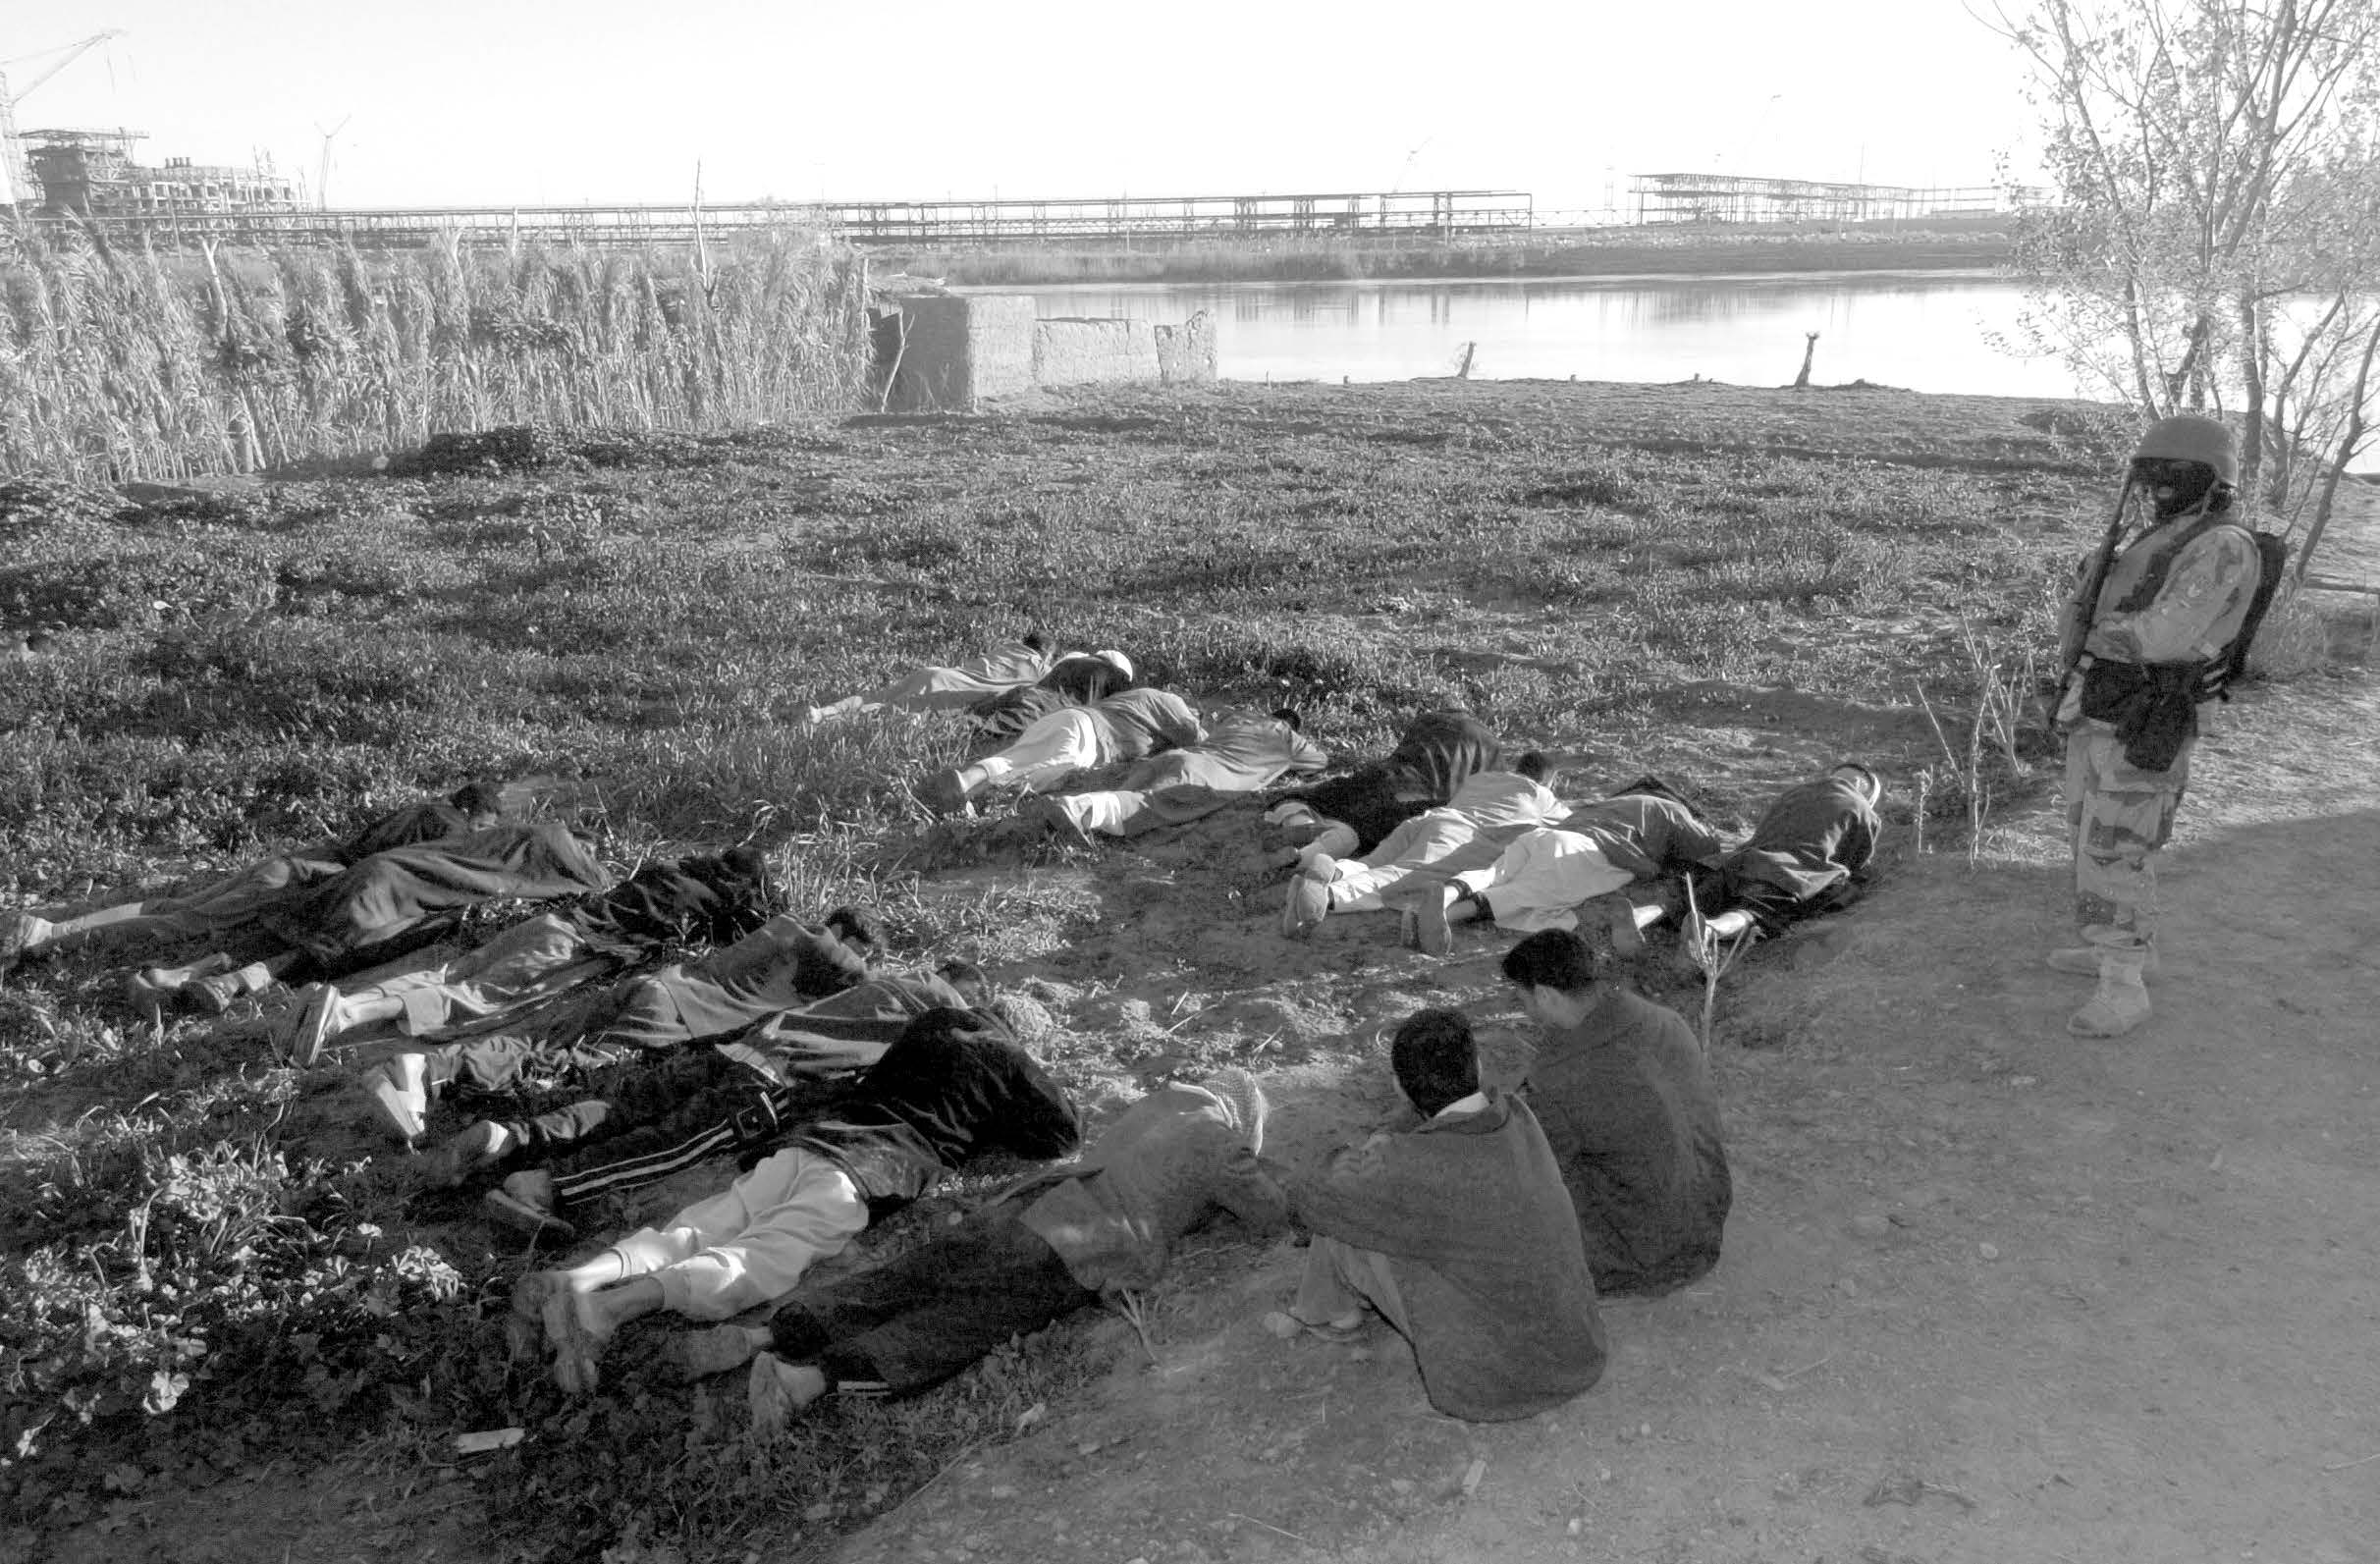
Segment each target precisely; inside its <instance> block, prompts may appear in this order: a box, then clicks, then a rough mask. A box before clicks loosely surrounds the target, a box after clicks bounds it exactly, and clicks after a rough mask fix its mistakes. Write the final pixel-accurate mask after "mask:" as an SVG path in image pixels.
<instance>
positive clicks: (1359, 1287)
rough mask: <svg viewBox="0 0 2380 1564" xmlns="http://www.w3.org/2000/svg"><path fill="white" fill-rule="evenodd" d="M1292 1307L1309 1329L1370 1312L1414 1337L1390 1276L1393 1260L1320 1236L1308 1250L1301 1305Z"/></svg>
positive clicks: (1300, 1284)
mask: <svg viewBox="0 0 2380 1564" xmlns="http://www.w3.org/2000/svg"><path fill="white" fill-rule="evenodd" d="M1290 1307H1291V1312H1292V1313H1293V1314H1295V1315H1296V1316H1297V1318H1298V1319H1300V1320H1303V1321H1306V1322H1307V1323H1309V1324H1327V1323H1329V1322H1330V1321H1334V1320H1344V1319H1345V1318H1346V1317H1347V1316H1349V1315H1351V1314H1353V1313H1355V1312H1356V1311H1357V1310H1358V1309H1361V1308H1365V1307H1370V1308H1372V1309H1373V1310H1375V1311H1377V1312H1378V1313H1379V1317H1380V1318H1381V1319H1383V1320H1385V1321H1388V1322H1389V1323H1390V1324H1391V1325H1394V1326H1395V1327H1396V1329H1397V1331H1398V1333H1399V1334H1401V1335H1408V1336H1409V1335H1411V1334H1412V1333H1413V1332H1412V1327H1411V1324H1410V1323H1409V1321H1408V1320H1407V1317H1406V1314H1405V1300H1404V1297H1403V1296H1402V1295H1401V1294H1400V1293H1399V1292H1398V1291H1397V1286H1396V1278H1395V1277H1394V1276H1393V1275H1391V1274H1390V1273H1389V1269H1388V1257H1387V1256H1385V1255H1383V1254H1380V1253H1379V1252H1378V1251H1377V1250H1371V1249H1358V1248H1356V1247H1355V1246H1354V1245H1352V1244H1347V1243H1342V1242H1340V1241H1339V1240H1338V1239H1336V1238H1321V1237H1318V1238H1316V1239H1315V1240H1314V1243H1313V1244H1312V1245H1311V1246H1310V1247H1309V1248H1308V1249H1307V1251H1306V1272H1305V1275H1304V1276H1303V1277H1301V1278H1300V1279H1299V1281H1298V1287H1297V1302H1296V1303H1295V1304H1293V1305H1291V1306H1290Z"/></svg>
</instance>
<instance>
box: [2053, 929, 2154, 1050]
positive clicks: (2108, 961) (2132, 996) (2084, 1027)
mask: <svg viewBox="0 0 2380 1564" xmlns="http://www.w3.org/2000/svg"><path fill="white" fill-rule="evenodd" d="M2147 959H2148V952H2147V951H2146V950H2145V949H2141V948H2137V947H2136V948H2133V949H2118V948H2115V947H2112V946H2111V947H2109V948H2107V949H2104V950H2101V951H2100V952H2099V992H2098V993H2096V994H2094V995H2092V996H2091V997H2090V1002H2089V1003H2088V1004H2086V1005H2084V1006H2083V1008H2082V1009H2080V1010H2077V1011H2076V1012H2075V1013H2074V1016H2073V1018H2072V1019H2070V1020H2069V1021H2068V1022H2067V1023H2066V1030H2067V1031H2069V1032H2072V1033H2073V1034H2074V1035H2075V1036H2077V1037H2122V1036H2123V1035H2124V1034H2125V1033H2127V1032H2129V1031H2131V1030H2132V1029H2133V1028H2134V1027H2137V1026H2138V1025H2139V1024H2140V1023H2141V1022H2143V1021H2145V1020H2147V1019H2148V990H2146V989H2145V988H2142V987H2141V986H2140V969H2141V967H2142V966H2143V965H2144V964H2145V963H2146V961H2147Z"/></svg>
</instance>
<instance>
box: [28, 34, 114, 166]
mask: <svg viewBox="0 0 2380 1564" xmlns="http://www.w3.org/2000/svg"><path fill="white" fill-rule="evenodd" d="M122 36H123V33H122V32H120V31H118V30H116V29H114V28H110V29H109V30H107V31H104V32H94V33H92V34H91V35H90V36H89V37H87V38H84V39H83V40H82V41H81V42H80V43H70V44H68V45H66V46H65V47H64V48H61V49H47V50H43V51H41V53H38V54H27V55H21V56H19V57H18V58H17V59H14V60H10V61H8V62H7V63H8V64H10V65H22V64H24V63H25V61H27V60H38V59H41V58H43V57H44V56H45V55H51V54H54V55H56V56H57V58H56V59H55V60H52V61H51V62H50V63H49V65H47V66H46V67H44V68H43V69H42V70H40V71H38V72H35V73H33V74H31V75H29V76H27V77H24V78H23V79H21V80H20V81H17V82H16V84H15V86H14V87H13V88H12V87H11V85H10V83H9V79H8V78H7V77H6V76H5V75H0V207H14V206H17V205H20V204H22V203H23V202H26V201H29V200H31V199H32V198H33V197H34V196H35V195H36V194H38V193H39V192H40V189H41V187H40V186H39V185H38V184H37V183H35V181H34V179H33V170H32V164H31V162H30V161H29V160H28V159H27V155H26V145H25V137H23V136H22V135H18V134H17V105H18V104H19V103H22V102H23V101H24V100H25V99H27V98H28V97H31V96H32V95H33V91H34V89H35V88H36V87H38V86H40V85H41V83H42V82H44V81H48V80H49V79H50V78H51V77H54V76H56V75H57V74H58V73H59V72H61V71H63V70H65V69H66V68H67V67H68V66H70V65H73V64H74V63H75V62H76V61H77V60H80V59H81V58H82V57H83V56H84V55H86V54H88V53H90V52H91V51H92V50H93V49H96V48H97V47H99V45H101V44H103V43H105V42H107V40H108V39H110V38H117V37H122Z"/></svg>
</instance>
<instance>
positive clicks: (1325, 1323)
mask: <svg viewBox="0 0 2380 1564" xmlns="http://www.w3.org/2000/svg"><path fill="white" fill-rule="evenodd" d="M1389 1061H1390V1064H1391V1066H1392V1067H1393V1068H1394V1070H1395V1072H1396V1082H1397V1086H1398V1088H1399V1089H1400V1090H1402V1091H1403V1092H1404V1094H1405V1098H1406V1100H1407V1101H1408V1102H1410V1103H1411V1104H1412V1105H1413V1109H1414V1111H1415V1112H1416V1113H1418V1114H1420V1115H1421V1118H1422V1122H1421V1124H1420V1126H1419V1127H1418V1128H1415V1129H1411V1130H1406V1131H1401V1132H1386V1131H1383V1132H1382V1133H1380V1134H1377V1135H1374V1136H1373V1137H1371V1138H1370V1139H1369V1140H1366V1141H1364V1142H1362V1143H1361V1144H1359V1145H1354V1146H1346V1147H1341V1148H1340V1149H1339V1150H1337V1151H1335V1152H1332V1153H1331V1154H1330V1155H1329V1156H1328V1157H1327V1158H1326V1159H1325V1160H1324V1161H1323V1163H1322V1164H1321V1165H1320V1167H1319V1168H1318V1169H1317V1170H1316V1171H1315V1172H1313V1173H1311V1174H1309V1175H1305V1176H1294V1175H1293V1176H1289V1177H1287V1178H1285V1179H1284V1181H1283V1184H1284V1188H1285V1190H1286V1192H1287V1195H1288V1200H1289V1213H1290V1217H1291V1220H1293V1221H1294V1222H1296V1223H1297V1224H1298V1225H1300V1226H1302V1227H1304V1228H1306V1229H1307V1230H1308V1231H1310V1232H1311V1233H1313V1234H1314V1243H1313V1246H1312V1248H1310V1249H1309V1250H1308V1251H1307V1261H1306V1271H1305V1276H1304V1278H1303V1280H1301V1282H1300V1283H1299V1285H1298V1291H1297V1300H1296V1302H1295V1303H1293V1304H1292V1305H1291V1306H1290V1309H1289V1312H1288V1313H1286V1314H1275V1315H1271V1316H1268V1317H1267V1319H1266V1321H1265V1323H1266V1327H1267V1328H1268V1329H1269V1330H1271V1331H1272V1333H1273V1334H1275V1335H1282V1336H1295V1335H1297V1334H1299V1333H1300V1332H1301V1331H1303V1332H1306V1333H1309V1334H1314V1335H1319V1336H1322V1337H1324V1338H1325V1339H1333V1340H1345V1339H1348V1338H1350V1337H1352V1336H1354V1335H1355V1334H1357V1333H1359V1332H1360V1331H1361V1330H1362V1329H1363V1328H1364V1324H1365V1321H1367V1319H1368V1318H1369V1317H1370V1316H1371V1315H1373V1314H1378V1315H1379V1317H1380V1318H1381V1319H1383V1320H1385V1321H1388V1323H1389V1324H1390V1325H1391V1326H1393V1327H1394V1328H1395V1329H1396V1331H1397V1332H1398V1333H1399V1334H1400V1335H1402V1336H1404V1338H1405V1339H1406V1340H1407V1341H1408V1342H1410V1343H1411V1344H1412V1346H1413V1356H1414V1359H1415V1361H1416V1362H1417V1363H1418V1364H1419V1365H1420V1368H1421V1372H1422V1387H1423V1390H1424V1391H1425V1392H1426V1393H1427V1394H1428V1395H1429V1397H1430V1404H1431V1405H1432V1406H1433V1407H1435V1408H1437V1409H1438V1410H1439V1411H1440V1412H1444V1413H1447V1414H1449V1415H1450V1416H1453V1417H1458V1418H1470V1419H1474V1420H1477V1421H1481V1422H1497V1421H1502V1420H1507V1419H1513V1418H1525V1417H1529V1416H1531V1415H1533V1414H1535V1413H1539V1412H1543V1411H1547V1410H1549V1409H1550V1408H1553V1407H1557V1406H1559V1405H1561V1404H1562V1403H1563V1402H1565V1401H1568V1400H1570V1399H1571V1398H1572V1397H1573V1396H1576V1395H1579V1394H1581V1393H1582V1392H1584V1391H1586V1390H1587V1389H1589V1388H1590V1387H1591V1386H1593V1385H1594V1384H1595V1382H1596V1380H1597V1379H1599V1378H1600V1377H1601V1376H1602V1373H1603V1360H1604V1341H1603V1325H1602V1321H1601V1318H1600V1317H1599V1316H1598V1315H1597V1314H1596V1293H1595V1279H1594V1277H1593V1276H1592V1275H1591V1274H1590V1272H1589V1270H1588V1267H1587V1257H1586V1254H1585V1252H1584V1250H1583V1249H1582V1248H1581V1246H1580V1241H1579V1223H1578V1217H1577V1216H1576V1214H1574V1213H1573V1212H1572V1210H1571V1206H1570V1196H1569V1194H1568V1193H1567V1192H1566V1191H1565V1190H1564V1189H1563V1186H1562V1175H1561V1169H1560V1167H1559V1166H1558V1165H1557V1164H1556V1162H1555V1160H1554V1155H1553V1151H1552V1149H1551V1148H1550V1147H1549V1146H1548V1145H1547V1144H1546V1141H1545V1133H1544V1131H1543V1130H1542V1129H1541V1128H1539V1126H1538V1121H1537V1116H1536V1115H1535V1114H1534V1113H1532V1112H1531V1111H1530V1110H1529V1106H1528V1105H1527V1104H1526V1103H1524V1102H1522V1101H1521V1100H1520V1099H1519V1098H1516V1097H1513V1096H1511V1095H1510V1094H1508V1093H1505V1092H1503V1091H1501V1090H1498V1089H1496V1088H1493V1087H1488V1088H1485V1089H1483V1088H1482V1087H1481V1085H1480V1075H1479V1053H1478V1051H1477V1049H1476V1048H1475V1047H1474V1046H1473V1043H1472V1037H1471V1023H1470V1022H1469V1021H1467V1020H1465V1019H1464V1018H1463V1016H1462V1014H1461V1013H1460V1012H1459V1011H1455V1010H1423V1011H1420V1012H1418V1013H1416V1014H1415V1015H1413V1016H1410V1017H1408V1018H1407V1019H1406V1021H1405V1023H1404V1024H1403V1025H1402V1026H1400V1027H1398V1028H1397V1032H1396V1038H1395V1041H1394V1043H1393V1044H1392V1045H1391V1047H1390V1050H1389Z"/></svg>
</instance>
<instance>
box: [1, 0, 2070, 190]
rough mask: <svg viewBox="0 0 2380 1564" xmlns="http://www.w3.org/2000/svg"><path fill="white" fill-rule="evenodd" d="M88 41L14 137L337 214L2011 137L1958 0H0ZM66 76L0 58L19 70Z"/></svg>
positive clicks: (1846, 155)
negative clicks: (243, 185) (52, 132)
mask: <svg viewBox="0 0 2380 1564" xmlns="http://www.w3.org/2000/svg"><path fill="white" fill-rule="evenodd" d="M101 27H118V28H122V29H123V30H124V36H122V37H119V38H117V39H115V40H113V41H112V42H110V43H107V44H105V45H103V46H102V47H100V48H98V49H95V50H93V51H92V52H90V53H89V54H86V55H85V56H83V57H82V58H81V60H79V61H77V62H76V63H75V64H73V65H71V66H69V67H67V68H66V69H65V70H64V71H63V72H61V73H60V74H59V75H58V76H57V77H56V78H54V79H53V80H51V81H49V82H47V83H46V84H44V85H42V86H41V87H39V88H38V89H37V90H36V91H34V92H32V93H31V94H29V95H28V96H27V98H26V99H25V101H24V102H23V103H21V104H20V106H19V108H18V111H17V112H18V121H19V124H20V126H21V127H22V128H24V129H27V130H35V129H46V128H49V127H52V126H69V127H75V128H85V129H95V128H115V127H118V126H122V127H125V128H129V129H132V130H136V131H143V132H146V133H147V135H148V136H149V139H148V140H147V141H146V142H145V143H143V146H142V157H143V160H144V161H151V162H155V161H162V160H163V159H164V158H165V157H167V156H169V155H182V156H188V157H190V158H192V159H193V160H195V161H197V162H200V163H208V162H217V163H240V162H246V161H247V160H248V159H249V157H250V155H251V153H252V152H254V151H258V150H261V151H264V152H267V153H269V154H271V156H272V157H273V158H274V159H275V161H276V162H277V163H278V164H279V165H280V166H281V168H282V169H283V170H284V171H285V172H287V171H291V170H295V171H297V172H298V173H300V174H302V176H303V177H304V179H305V180H306V182H307V184H308V186H309V188H310V187H311V186H312V185H313V184H314V182H315V180H316V177H317V168H318V164H319V160H320V158H321V155H322V147H323V136H322V135H321V133H322V132H324V131H328V130H331V129H333V128H334V127H339V126H341V124H342V122H345V128H344V129H343V130H340V131H339V133H338V135H337V136H336V138H335V139H334V140H333V142H332V143H331V164H330V181H329V188H330V195H331V199H332V202H333V204H336V205H343V206H344V205H358V206H363V205H429V204H447V203H456V204H496V203H506V202H520V203H524V204H535V203H568V202H577V201H582V200H598V201H626V200H638V201H674V200H682V199H684V198H685V197H686V196H687V195H688V194H689V193H690V192H691V191H692V189H693V188H694V171H695V165H696V163H697V161H699V162H700V164H701V166H702V183H703V189H704V193H705V195H706V197H707V198H709V199H712V200H718V201H731V200H746V199H760V198H762V197H767V196H775V197H778V198H780V199H786V200H809V199H817V198H820V197H827V198H831V199H837V200H854V199H862V198H880V199H939V198H945V197H956V198H960V199H968V198H989V197H991V196H993V195H995V194H998V195H1003V196H1008V197H1017V196H1103V195H1110V194H1131V195H1203V194H1234V193H1267V192H1271V193H1288V192H1292V191H1298V190H1307V191H1326V190H1345V189H1409V190H1410V189H1522V190H1527V191H1530V192H1532V193H1533V194H1535V195H1536V197H1537V204H1538V206H1539V208H1540V209H1541V210H1548V209H1562V208H1577V207H1594V206H1599V205H1601V204H1602V203H1603V201H1604V196H1605V190H1606V189H1614V190H1615V191H1616V192H1618V193H1619V195H1620V196H1621V198H1623V199H1624V192H1625V190H1626V188H1627V179H1628V176H1629V175H1630V174H1634V173H1651V172H1669V171H1677V170H1693V171H1704V170H1710V171H1717V172H1721V173H1743V174H1758V175H1768V176H1777V177H1788V178H1801V179H1819V180H1850V179H1855V178H1862V177H1865V178H1866V179H1867V180H1869V181H1871V182H1875V183H1879V184H1908V185H1933V184H1940V185H1983V184H1989V183H1991V182H1992V180H1993V177H1994V154H1995V153H1997V152H2000V151H2003V150H2010V149H2013V148H2015V147H2016V146H2017V145H2018V144H2019V143H2020V142H2021V141H2022V140H2023V139H2024V138H2025V136H2026V133H2027V124H2028V113H2027V110H2026V106H2025V105H2024V103H2023V102H2022V101H2021V100H2020V98H2019V97H2018V95H2017V91H2016V80H2017V68H2016V65H2015V62H2014V59H2013V57H2012V55H2011V52H2010V50H2009V48H2008V46H2007V45H2006V44H2005V43H2003V42H2002V41H2001V40H2000V39H1998V38H1996V37H1994V36H1993V35H1992V34H1991V33H1990V32H1989V31H1987V30H1986V29H1985V28H1984V27H1983V26H1982V25H1981V24H1979V23H1977V22H1976V21H1974V18H1973V17H1972V16H1971V15H1970V14H1969V12H1968V10H1967V9H1966V7H1965V5H1963V4H1962V3H1961V0H1811V3H1804V4H1800V5H1793V4H1779V3H1777V0H1675V3H1672V4H1668V5H1627V6H1622V5H1619V4H1615V3H1613V0H1437V3H1433V4H1430V5H1419V4H1411V3H1408V0H1384V3H1383V0H1369V3H1365V4H1355V3H1352V0H1199V3H1196V4H1191V5H1182V6H1154V5H1136V4H1132V3H1130V0H1125V3H1121V4H1118V3H1115V0H1103V3H1100V4H1091V3H1088V0H1008V3H1004V4H986V3H982V0H974V3H957V0H904V3H899V4H893V5H887V6H881V7H879V6H873V5H867V4H852V3H849V0H843V3H838V4H834V5H823V4H819V3H817V0H571V3H569V4H561V3H555V0H534V3H531V0H476V3H473V0H406V3H405V4H401V5H399V4H390V5H370V6H366V5H359V4H354V3H352V0H8V4H7V6H6V8H5V13H4V18H0V60H9V59H13V58H14V57H16V56H20V55H27V54H31V53H33V52H34V51H47V50H51V49H55V48H57V47H58V46H60V45H64V44H69V43H73V42H75V41H76V40H78V39H80V38H82V37H86V36H88V35H89V34H91V33H92V32H94V31H97V30H98V29H99V28H101ZM50 63H51V58H39V59H32V60H25V61H20V62H18V63H16V64H13V65H6V66H0V70H5V71H6V72H7V73H8V75H9V76H10V78H11V80H12V82H18V81H28V80H30V78H31V77H32V76H34V75H37V74H38V73H39V72H41V71H42V70H44V69H45V68H46V67H47V66H48V65H49V64H50Z"/></svg>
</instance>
